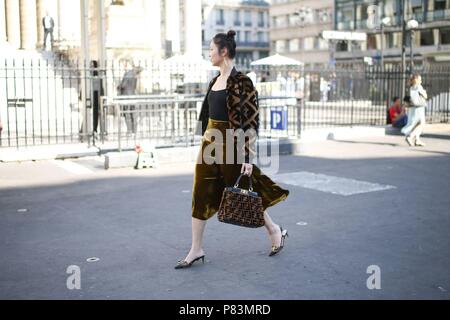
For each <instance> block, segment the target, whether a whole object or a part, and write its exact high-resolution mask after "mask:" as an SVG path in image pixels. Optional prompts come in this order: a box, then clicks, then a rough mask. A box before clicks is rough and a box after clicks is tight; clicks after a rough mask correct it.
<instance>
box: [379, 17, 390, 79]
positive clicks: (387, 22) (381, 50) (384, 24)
mask: <svg viewBox="0 0 450 320" xmlns="http://www.w3.org/2000/svg"><path fill="white" fill-rule="evenodd" d="M390 21H391V18H389V17H384V18H383V19H381V25H380V28H381V43H380V64H381V72H383V71H384V54H383V50H384V26H387V25H388V24H389V22H390Z"/></svg>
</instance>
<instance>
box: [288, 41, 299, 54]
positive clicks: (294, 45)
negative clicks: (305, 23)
mask: <svg viewBox="0 0 450 320" xmlns="http://www.w3.org/2000/svg"><path fill="white" fill-rule="evenodd" d="M299 43H300V42H299V39H292V40H289V51H298V50H299V46H298V45H299Z"/></svg>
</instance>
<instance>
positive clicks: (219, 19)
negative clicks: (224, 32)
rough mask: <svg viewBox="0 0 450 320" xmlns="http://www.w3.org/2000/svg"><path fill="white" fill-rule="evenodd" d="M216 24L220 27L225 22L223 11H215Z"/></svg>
mask: <svg viewBox="0 0 450 320" xmlns="http://www.w3.org/2000/svg"><path fill="white" fill-rule="evenodd" d="M216 24H218V25H221V26H223V25H224V24H225V20H224V18H223V9H218V10H217V11H216Z"/></svg>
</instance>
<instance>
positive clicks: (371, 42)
mask: <svg viewBox="0 0 450 320" xmlns="http://www.w3.org/2000/svg"><path fill="white" fill-rule="evenodd" d="M405 3H406V7H405V12H406V20H407V21H408V20H410V19H415V20H417V21H418V22H419V27H418V29H417V30H415V31H414V33H413V37H412V44H413V54H414V60H415V63H419V64H421V63H424V62H430V63H432V62H439V61H440V60H445V59H447V60H448V61H450V0H406V1H405ZM377 4H378V8H379V9H378V10H377V11H376V12H377V13H378V19H377V20H375V21H377V22H378V23H375V27H374V26H372V25H370V23H369V25H368V24H367V20H368V17H369V16H368V14H367V9H368V8H369V6H371V5H377ZM400 6H401V2H400V0H385V1H383V5H380V3H379V2H378V1H362V0H336V21H335V28H336V30H341V31H359V32H365V33H367V41H366V42H363V43H359V44H354V46H353V49H354V50H353V52H350V51H351V50H350V46H349V45H348V44H343V45H342V46H341V47H340V48H338V52H337V53H336V59H338V60H341V61H347V62H348V61H352V60H357V61H359V62H360V63H362V60H363V58H364V57H371V58H373V59H374V60H373V61H374V63H379V62H380V57H381V54H383V58H384V61H385V63H388V64H398V63H399V62H400V60H401V47H402V33H401V18H400V13H401V10H400V8H401V7H400ZM384 17H389V18H390V21H389V23H388V24H387V25H386V26H384V32H383V34H381V29H380V27H379V26H380V24H379V22H380V21H381V19H382V18H384ZM410 39H411V34H410V33H409V32H408V31H407V33H406V47H407V48H406V52H407V58H408V59H409V56H408V55H409V53H410V50H409V49H410V43H411V40H410ZM382 48H383V52H381V49H382Z"/></svg>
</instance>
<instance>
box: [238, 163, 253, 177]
mask: <svg viewBox="0 0 450 320" xmlns="http://www.w3.org/2000/svg"><path fill="white" fill-rule="evenodd" d="M252 171H253V165H252V164H250V163H243V164H242V168H241V173H244V174H246V175H248V176H250V175H251V174H252Z"/></svg>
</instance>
